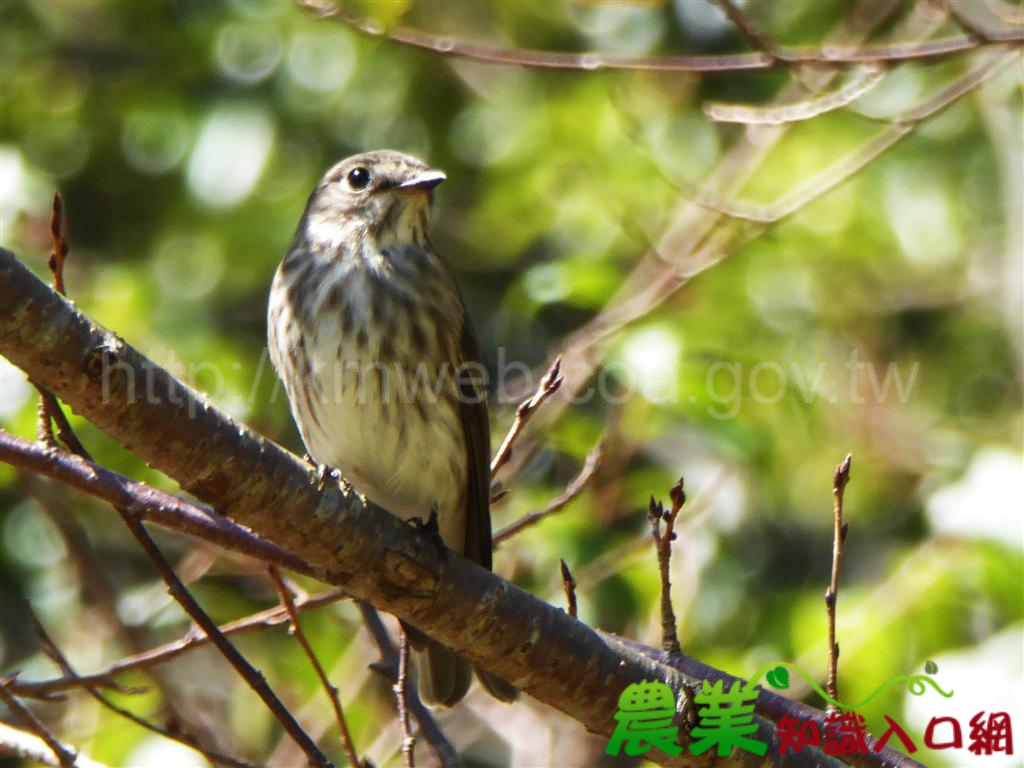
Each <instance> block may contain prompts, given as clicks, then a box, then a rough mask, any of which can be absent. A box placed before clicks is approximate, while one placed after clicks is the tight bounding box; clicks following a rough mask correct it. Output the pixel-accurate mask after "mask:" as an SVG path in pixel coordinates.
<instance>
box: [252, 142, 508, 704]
mask: <svg viewBox="0 0 1024 768" xmlns="http://www.w3.org/2000/svg"><path fill="white" fill-rule="evenodd" d="M445 178H446V176H445V174H444V173H443V172H442V171H440V170H437V169H434V168H431V167H429V166H428V165H427V164H426V163H424V162H423V161H421V160H419V159H417V158H415V157H413V156H411V155H408V154H404V153H401V152H397V151H393V150H376V151H371V152H365V153H361V154H357V155H353V156H351V157H348V158H346V159H344V160H341V161H340V162H338V163H337V164H335V165H334V166H333V167H332V168H330V170H328V171H327V172H326V173H325V174H324V176H323V178H322V179H321V180H320V182H319V183H318V184H317V185H316V188H315V189H314V190H313V192H312V194H311V195H310V196H309V200H308V202H307V204H306V207H305V210H304V212H303V214H302V217H301V219H300V221H299V224H298V227H297V229H296V232H295V236H294V239H293V241H292V244H291V247H290V248H289V249H288V251H287V252H286V254H285V256H284V258H283V260H282V261H281V263H280V265H279V266H278V268H277V271H276V273H275V275H274V279H273V283H272V285H271V290H270V298H269V302H268V308H267V341H268V349H269V354H270V358H271V361H272V363H273V366H274V369H275V370H276V372H277V374H278V376H279V377H280V379H281V381H282V383H283V385H284V388H285V391H286V393H287V396H288V400H289V404H290V406H291V412H292V416H293V417H294V420H295V423H296V425H297V426H298V429H299V432H300V434H301V436H302V441H303V443H304V444H305V448H306V451H307V455H308V457H309V459H310V460H311V461H312V462H313V463H315V464H316V465H317V466H318V467H321V468H322V469H321V475H320V477H321V480H322V479H323V469H326V468H329V469H330V470H332V471H333V470H336V471H337V472H338V473H339V474H340V475H341V477H342V478H343V479H344V480H345V481H346V482H347V483H349V484H351V486H352V487H353V488H354V489H355V490H356V491H358V492H359V493H361V494H362V495H363V496H364V497H365V498H367V499H368V500H370V501H372V502H373V503H374V504H376V505H378V506H380V507H382V508H383V509H386V510H388V511H389V512H391V513H392V514H395V515H397V516H398V517H400V518H403V519H405V520H408V521H423V520H425V519H428V516H429V519H430V520H431V521H436V531H437V533H438V534H439V535H440V538H441V540H442V541H443V543H444V545H445V546H447V547H448V548H450V549H452V550H454V551H456V552H459V553H461V554H462V555H464V556H465V557H466V558H468V559H470V560H472V561H473V562H476V563H478V564H479V565H481V566H483V567H484V568H486V569H488V570H490V569H491V567H492V543H491V521H490V483H491V473H490V426H489V417H488V409H487V402H486V391H485V388H484V386H483V384H482V381H481V378H482V377H481V376H480V375H479V374H480V372H481V371H482V368H481V366H480V363H479V360H480V352H479V346H478V342H477V338H476V334H475V331H474V328H473V324H472V322H471V319H470V316H469V312H468V310H467V307H466V302H465V300H464V298H463V296H462V293H461V292H460V290H459V288H458V285H457V284H456V282H455V279H454V277H453V276H452V273H451V271H450V270H449V268H448V266H447V265H446V263H445V262H444V261H443V260H442V259H441V257H440V256H439V255H438V253H437V251H436V249H435V248H434V246H433V244H432V242H431V240H430V237H429V216H430V213H431V209H432V205H433V196H434V189H435V188H436V187H437V186H438V185H439V184H440V183H441V182H443V181H444V180H445ZM405 630H406V631H407V632H408V634H409V639H410V644H411V646H412V648H413V651H414V656H415V659H416V666H417V670H418V675H419V690H420V695H421V698H422V699H423V700H424V701H425V702H427V703H428V704H431V705H442V706H449V707H450V706H454V705H455V704H456V703H458V702H459V701H460V700H461V699H462V698H463V697H464V696H465V694H466V692H467V691H468V689H469V687H470V684H471V680H472V666H471V664H470V662H468V661H467V660H466V659H464V658H462V657H460V656H458V655H456V654H455V653H454V652H452V651H451V650H450V649H448V648H447V647H446V646H444V645H443V644H442V643H440V642H438V641H436V640H434V639H432V638H429V637H426V636H425V635H423V634H422V633H420V632H419V631H418V630H415V629H414V628H412V627H408V626H406V627H405ZM476 671H477V677H478V678H479V679H480V681H481V683H482V684H483V685H484V687H485V688H486V689H487V690H488V691H489V692H490V693H491V694H492V695H493V696H495V697H496V698H498V699H500V700H503V701H513V700H515V698H516V697H517V695H518V691H517V690H516V688H515V687H514V686H512V685H511V684H510V683H508V682H506V681H505V680H503V679H501V678H499V677H497V676H495V675H492V674H490V673H488V672H486V671H485V670H483V669H481V668H480V667H477V669H476Z"/></svg>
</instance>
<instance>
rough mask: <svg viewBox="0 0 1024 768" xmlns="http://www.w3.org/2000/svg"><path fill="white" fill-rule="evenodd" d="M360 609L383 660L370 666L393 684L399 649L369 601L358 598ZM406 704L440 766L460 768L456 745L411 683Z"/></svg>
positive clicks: (396, 673)
mask: <svg viewBox="0 0 1024 768" xmlns="http://www.w3.org/2000/svg"><path fill="white" fill-rule="evenodd" d="M359 611H360V613H362V615H363V623H364V624H365V626H366V631H367V632H369V633H370V637H371V638H372V639H373V643H374V645H376V646H377V650H378V652H379V653H380V661H376V662H374V663H373V664H372V665H371V667H372V669H373V671H374V672H376V673H377V674H379V675H381V676H382V677H384V679H385V680H387V681H388V683H389V684H390V685H391V686H395V685H397V683H398V672H399V653H398V649H396V648H395V645H394V643H392V642H391V636H390V635H389V634H388V630H387V628H386V627H385V626H384V622H382V621H381V619H380V614H378V613H377V611H376V610H375V609H374V607H373V606H372V605H370V604H369V603H366V602H363V601H362V600H360V601H359ZM405 705H406V707H408V709H409V711H410V712H411V713H412V716H413V717H414V718H416V725H418V726H419V732H420V735H421V736H422V737H423V738H424V739H425V740H426V742H427V745H428V746H429V747H430V749H431V751H432V752H433V753H434V756H435V757H436V758H437V760H438V762H439V763H440V764H441V768H459V766H461V764H462V763H461V762H460V760H459V755H458V753H457V752H456V751H455V747H453V746H452V743H451V742H450V741H449V740H448V737H447V736H445V735H444V731H442V730H441V727H440V726H439V725H438V724H437V721H436V720H435V719H434V716H433V714H431V712H430V709H428V708H427V706H426V705H425V704H424V703H423V702H422V701H421V700H420V697H419V692H418V691H417V690H416V688H415V686H409V687H408V690H407V691H406V696H405Z"/></svg>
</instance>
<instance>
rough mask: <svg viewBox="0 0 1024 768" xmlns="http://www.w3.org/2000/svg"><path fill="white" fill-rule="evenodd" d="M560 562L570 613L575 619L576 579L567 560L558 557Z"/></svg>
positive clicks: (563, 586) (563, 587)
mask: <svg viewBox="0 0 1024 768" xmlns="http://www.w3.org/2000/svg"><path fill="white" fill-rule="evenodd" d="M558 563H559V565H560V566H561V569H562V589H564V590H565V602H566V605H567V607H568V608H567V609H568V611H569V615H570V616H572V617H573V618H574V619H575V618H576V580H575V579H574V578H573V577H572V571H570V570H569V566H568V565H566V563H565V560H563V559H562V558H558Z"/></svg>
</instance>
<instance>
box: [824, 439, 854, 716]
mask: <svg viewBox="0 0 1024 768" xmlns="http://www.w3.org/2000/svg"><path fill="white" fill-rule="evenodd" d="M852 461H853V456H849V455H848V456H847V457H846V458H845V459H843V463H842V464H840V465H839V466H838V467H836V471H835V474H834V475H833V477H832V516H833V520H834V525H833V528H834V531H833V537H832V580H831V581H830V582H829V585H828V589H827V590H826V591H825V611H826V613H827V615H828V681H827V682H826V685H825V690H826V691H827V692H828V695H829V696H831V697H832V698H833V699H837V700H838V698H839V682H838V676H839V642H838V641H837V640H836V602H837V601H838V600H839V570H840V568H842V565H843V544H844V543H846V532H847V530H848V529H849V525H848V524H846V523H844V522H843V493H844V492H845V491H846V484H847V483H848V482H850V464H851V463H852Z"/></svg>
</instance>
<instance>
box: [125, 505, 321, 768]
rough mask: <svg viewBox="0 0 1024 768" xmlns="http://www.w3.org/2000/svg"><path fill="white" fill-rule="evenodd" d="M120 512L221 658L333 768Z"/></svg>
mask: <svg viewBox="0 0 1024 768" xmlns="http://www.w3.org/2000/svg"><path fill="white" fill-rule="evenodd" d="M118 512H120V513H121V517H122V518H123V519H124V523H125V525H127V526H128V530H129V531H131V533H132V535H133V536H134V537H135V540H136V541H137V542H138V543H139V546H140V547H142V551H143V552H145V553H146V556H147V557H148V558H149V559H150V561H151V562H152V563H153V565H154V566H155V567H156V569H157V572H158V573H159V574H160V577H161V578H162V579H163V580H164V583H166V584H167V587H168V590H169V591H170V593H171V596H172V597H173V598H174V599H175V600H176V601H177V602H178V604H179V605H180V606H181V607H182V608H184V609H185V612H186V613H187V614H188V615H189V616H191V617H192V620H193V621H195V623H196V624H198V625H199V626H200V627H201V628H202V630H203V631H204V632H205V633H206V634H207V635H208V636H209V638H210V640H211V641H212V642H213V644H214V645H215V646H216V647H217V650H218V651H220V652H221V655H223V656H224V658H225V659H227V660H228V663H229V664H231V666H232V667H234V668H235V670H236V671H237V672H238V674H239V675H241V676H242V679H243V680H245V682H246V683H247V684H248V685H249V687H250V688H252V690H253V691H254V692H255V693H256V695H257V696H259V697H260V699H262V700H263V703H264V704H266V706H267V709H269V710H270V712H271V713H272V714H273V715H274V717H275V718H277V721H278V722H279V723H281V726H282V727H283V728H284V729H285V731H287V732H288V734H289V735H290V736H291V737H292V739H294V740H295V743H296V744H298V745H299V747H301V748H302V751H303V752H305V754H306V757H308V758H309V761H310V763H312V764H313V765H314V766H317V768H331V766H333V764H332V763H331V761H330V760H328V759H327V756H326V755H325V754H324V753H323V752H321V751H320V748H319V747H317V745H316V743H315V742H314V741H313V740H312V739H311V738H310V737H309V734H307V733H306V732H305V731H304V730H303V728H302V726H301V725H299V724H298V723H297V722H296V721H295V718H294V717H292V713H291V712H289V711H288V708H287V707H286V706H285V705H284V703H283V702H282V701H281V700H280V699H279V698H278V697H277V694H276V693H274V691H273V689H272V688H271V687H270V686H269V685H268V684H267V681H266V679H265V678H264V677H263V675H262V674H260V672H259V671H258V670H257V669H256V668H255V667H253V666H252V664H250V663H249V662H248V660H246V658H245V657H244V656H243V655H242V654H241V653H239V651H238V649H237V648H235V646H234V645H232V644H231V641H230V640H228V639H227V638H226V637H224V635H223V634H222V633H221V631H220V629H219V628H218V627H217V625H216V624H215V623H214V621H213V619H211V618H210V617H209V616H208V615H207V614H206V612H205V611H204V610H203V609H202V608H201V607H200V605H199V603H197V602H196V599H195V598H194V597H192V593H191V592H189V590H188V588H187V587H186V586H185V585H184V584H183V583H182V582H181V580H180V579H179V578H178V576H177V574H175V573H174V569H173V568H171V566H170V564H169V563H168V562H167V560H166V559H165V558H164V556H163V553H161V552H160V549H159V548H158V547H157V546H156V543H155V542H154V541H153V539H152V538H151V537H150V535H149V533H147V532H146V528H145V526H144V525H143V524H142V522H141V521H140V520H139V518H138V517H137V516H136V515H134V514H133V513H132V512H130V511H128V510H121V509H118Z"/></svg>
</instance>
